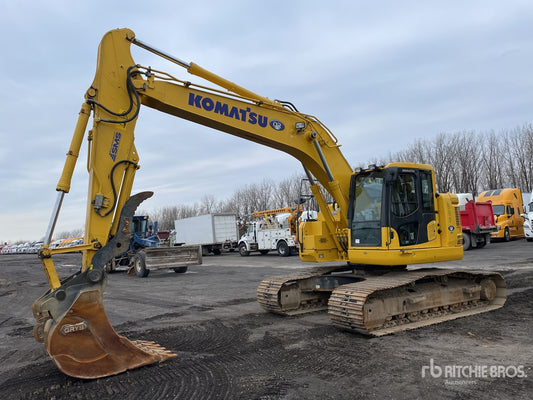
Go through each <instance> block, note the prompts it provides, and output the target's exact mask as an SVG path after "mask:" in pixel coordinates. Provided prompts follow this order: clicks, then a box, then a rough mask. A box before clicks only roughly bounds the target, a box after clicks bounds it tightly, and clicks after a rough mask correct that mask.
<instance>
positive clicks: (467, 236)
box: [457, 193, 496, 250]
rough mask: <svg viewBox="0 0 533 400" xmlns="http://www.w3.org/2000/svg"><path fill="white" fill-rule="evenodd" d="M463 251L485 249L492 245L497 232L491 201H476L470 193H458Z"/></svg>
mask: <svg viewBox="0 0 533 400" xmlns="http://www.w3.org/2000/svg"><path fill="white" fill-rule="evenodd" d="M457 197H458V199H459V212H460V214H461V227H462V230H463V249H464V250H470V249H471V248H475V247H479V248H481V247H484V246H485V245H487V244H489V243H490V238H491V235H492V232H494V231H496V224H495V223H494V214H493V211H492V203H491V201H478V202H476V201H474V198H473V196H472V195H471V194H470V193H458V194H457Z"/></svg>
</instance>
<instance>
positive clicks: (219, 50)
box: [0, 0, 533, 242]
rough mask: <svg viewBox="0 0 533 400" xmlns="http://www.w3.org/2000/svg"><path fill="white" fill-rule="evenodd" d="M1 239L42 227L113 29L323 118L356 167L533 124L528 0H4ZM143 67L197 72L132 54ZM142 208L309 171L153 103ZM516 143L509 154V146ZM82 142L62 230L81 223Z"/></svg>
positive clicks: (141, 141)
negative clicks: (452, 136) (460, 136)
mask: <svg viewBox="0 0 533 400" xmlns="http://www.w3.org/2000/svg"><path fill="white" fill-rule="evenodd" d="M1 4H2V12H1V13H0V40H1V50H0V51H1V54H2V58H1V60H2V62H1V63H0V72H1V73H0V84H1V87H2V89H3V96H2V98H1V100H0V101H1V105H2V106H1V108H0V116H1V123H0V140H1V142H0V143H1V144H0V171H1V174H0V194H1V195H0V241H2V242H4V241H8V242H9V241H16V240H21V239H24V240H37V239H40V238H42V237H43V235H44V233H45V231H46V227H47V226H48V221H49V218H50V215H51V211H52V207H53V204H54V201H55V199H56V192H55V187H56V184H57V181H58V178H59V175H60V173H61V169H62V166H63V163H64V160H65V153H66V151H67V149H68V147H69V144H70V140H71V136H72V132H73V129H74V125H75V123H76V119H77V114H78V111H79V109H80V106H81V104H82V101H83V95H84V93H85V91H86V90H87V88H88V87H89V85H90V83H91V82H92V79H93V76H94V71H95V63H96V51H97V47H98V43H99V42H100V39H101V38H102V36H103V35H104V33H105V32H107V31H108V30H111V29H114V28H122V27H127V28H130V29H132V30H133V31H134V32H135V33H136V36H137V38H138V39H140V40H143V41H145V42H147V43H150V44H151V45H153V46H154V47H157V48H159V49H161V50H164V51H166V52H167V53H169V54H172V55H174V56H176V57H178V58H180V59H183V60H185V61H193V62H195V63H197V64H199V65H201V66H203V67H204V68H207V69H209V70H211V71H213V72H215V73H217V74H218V75H221V76H223V77H225V78H227V79H229V80H231V81H234V82H236V83H237V84H239V85H241V86H244V87H245V88H247V89H250V90H252V91H254V92H255V93H258V94H260V95H262V96H265V97H269V98H271V99H282V100H287V101H291V102H292V103H294V104H295V105H296V106H297V107H298V109H299V110H300V111H302V112H305V113H307V114H312V115H315V116H316V117H318V118H319V119H320V120H321V121H322V122H323V123H325V124H326V125H327V126H328V127H329V128H330V129H331V131H332V132H333V133H334V134H335V136H336V137H337V138H338V140H339V143H340V144H342V151H343V153H344V155H345V157H346V159H347V160H348V161H349V162H350V164H352V165H359V164H361V163H363V164H366V163H367V162H368V161H370V160H373V159H376V158H385V157H387V156H388V155H389V154H390V153H393V152H395V151H397V150H402V149H405V148H406V147H407V146H408V145H409V144H411V143H413V141H414V140H416V139H421V138H424V139H431V138H432V137H434V136H435V135H437V134H439V133H441V132H446V133H456V132H459V131H476V132H480V131H489V130H495V131H496V132H499V131H503V130H508V129H513V128H516V127H517V126H522V125H524V124H526V123H531V122H532V117H531V116H532V111H533V23H532V21H533V3H532V2H531V1H512V0H509V1H505V2H504V1H491V0H483V1H450V0H448V1H430V2H428V1H363V0H349V1H334V0H330V1H313V0H304V1H290V0H281V1H276V0H270V1H244V0H243V1H236V0H235V1H232V0H226V1H223V2H222V1H203V0H196V1H181V0H172V1H157V0H152V1H150V2H148V1H142V2H141V1H136V0H129V1H111V0H107V1H100V0H93V1H89V2H81V1H72V0H65V1H53V0H50V1H46V2H40V1H27V0H17V1H11V0H1ZM132 54H133V57H134V59H135V61H136V62H137V63H140V64H143V65H151V66H152V67H154V68H156V69H162V70H164V71H167V72H169V73H171V74H172V75H174V76H177V77H179V78H183V79H187V80H192V81H194V77H192V76H191V75H188V74H187V73H186V71H185V70H183V69H181V68H180V67H178V66H176V65H172V64H170V63H167V62H165V61H163V60H160V59H157V57H155V56H153V55H152V54H150V53H147V52H145V51H143V50H142V49H132ZM136 140H137V141H136V147H137V150H138V151H139V153H140V159H141V169H140V170H139V171H138V173H137V177H136V181H135V185H134V192H137V191H141V190H153V191H155V195H154V197H153V198H151V199H149V200H147V201H146V202H145V203H143V205H142V206H141V207H142V209H144V210H150V209H157V208H160V207H164V206H171V205H177V204H187V203H194V202H199V201H200V200H201V198H202V197H203V196H205V195H214V196H216V197H217V198H218V199H226V198H228V197H230V196H231V194H233V192H234V191H235V190H236V189H238V188H242V187H243V186H244V185H246V184H250V183H255V182H260V181H262V180H263V179H264V178H269V179H272V180H274V181H275V180H279V179H285V178H287V177H290V176H294V175H295V174H299V173H301V165H300V163H299V162H298V161H297V160H295V159H293V158H292V157H291V156H288V155H286V154H284V153H281V152H279V151H275V150H271V149H268V148H266V147H263V146H260V145H258V144H255V143H252V142H247V141H245V140H243V139H239V138H234V137H232V136H230V135H228V134H225V133H220V132H217V131H214V130H211V129H208V128H205V127H202V126H199V125H195V124H192V123H190V122H187V121H183V120H180V119H177V118H175V117H171V116H167V115H164V114H162V113H158V112H156V111H153V110H150V109H147V108H143V109H142V110H141V114H140V117H139V121H138V123H137V129H136ZM502 151H505V149H502ZM85 157H86V145H85V144H84V146H83V148H82V153H81V157H80V160H79V162H78V166H77V168H76V172H75V176H74V178H73V185H72V190H71V192H70V193H69V194H68V195H67V196H66V198H65V202H64V205H63V209H62V212H61V214H60V220H59V223H58V226H57V228H56V232H60V231H64V230H72V229H76V228H82V227H83V225H84V221H85V202H86V191H87V173H86V169H85V163H86V160H85Z"/></svg>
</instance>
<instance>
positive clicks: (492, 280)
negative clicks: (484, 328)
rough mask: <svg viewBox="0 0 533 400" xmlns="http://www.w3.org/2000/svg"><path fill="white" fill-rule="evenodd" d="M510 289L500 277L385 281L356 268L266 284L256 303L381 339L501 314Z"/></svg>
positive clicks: (387, 276)
mask: <svg viewBox="0 0 533 400" xmlns="http://www.w3.org/2000/svg"><path fill="white" fill-rule="evenodd" d="M505 299H506V285H505V281H504V279H503V278H502V276H501V275H500V274H498V273H488V272H471V271H469V272H466V271H460V270H442V269H418V270H411V271H406V270H405V271H392V272H387V273H384V274H381V275H376V274H368V273H361V271H356V270H352V269H351V267H319V268H313V269H308V270H304V271H302V272H299V273H296V274H292V275H286V276H279V277H271V278H268V279H265V280H263V281H262V282H261V284H260V285H259V287H258V289H257V300H258V302H259V303H260V304H261V306H262V307H263V308H264V309H265V310H267V311H270V312H274V313H277V314H282V315H295V314H302V313H307V312H313V311H318V310H325V309H327V310H328V314H329V316H330V318H331V321H332V322H333V324H334V325H335V326H337V327H339V328H341V329H345V330H349V331H353V332H359V333H363V334H366V335H372V336H382V335H387V334H391V333H395V332H399V331H403V330H408V329H414V328H419V327H422V326H427V325H432V324H436V323H440V322H443V321H448V320H451V319H455V318H459V317H464V316H467V315H473V314H479V313H483V312H486V311H491V310H495V309H497V308H500V307H502V306H503V304H504V303H505Z"/></svg>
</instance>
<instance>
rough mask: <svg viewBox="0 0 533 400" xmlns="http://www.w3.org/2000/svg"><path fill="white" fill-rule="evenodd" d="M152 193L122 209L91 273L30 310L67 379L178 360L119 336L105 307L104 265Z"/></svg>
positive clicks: (158, 348)
mask: <svg viewBox="0 0 533 400" xmlns="http://www.w3.org/2000/svg"><path fill="white" fill-rule="evenodd" d="M149 194H150V192H147V193H146V192H143V193H139V194H138V195H135V196H132V197H130V199H129V200H128V201H127V202H126V204H125V206H124V208H123V210H122V213H121V217H120V218H121V221H120V223H119V229H118V231H117V234H116V235H115V236H114V237H113V238H112V239H111V240H110V241H109V242H108V244H107V245H106V246H104V247H103V248H101V249H100V250H98V251H97V252H96V253H95V255H94V257H93V259H92V264H91V266H90V267H89V268H88V269H87V270H85V271H80V272H78V273H76V274H74V275H72V276H70V277H69V278H67V279H65V280H64V281H62V282H61V286H60V287H59V288H57V289H55V290H50V291H48V292H47V293H45V294H44V295H43V296H42V297H41V298H39V299H38V300H37V301H36V302H35V303H34V304H33V306H32V311H33V314H34V317H35V319H36V320H37V325H36V326H35V328H34V336H35V338H36V339H37V341H39V342H42V343H43V344H44V346H45V348H46V350H47V351H48V353H49V354H50V357H51V358H52V360H53V361H54V363H55V364H56V365H57V367H58V368H59V369H60V370H61V371H62V372H64V373H65V374H67V375H70V376H73V377H76V378H85V379H94V378H100V377H104V376H109V375H115V374H118V373H121V372H124V371H126V370H129V369H134V368H138V367H140V366H143V365H147V364H152V363H155V362H161V361H165V360H167V359H169V358H172V357H175V356H176V354H174V353H172V352H170V351H168V350H166V349H165V348H163V347H161V346H159V345H158V344H156V343H154V342H149V341H130V340H128V339H126V338H125V337H123V336H120V335H118V334H117V333H116V332H115V330H114V329H113V327H112V326H111V324H110V322H109V320H108V318H107V315H106V313H105V310H104V305H103V299H102V294H103V291H104V289H105V284H106V280H107V277H106V274H105V269H104V267H105V263H106V262H107V260H109V259H111V257H112V256H113V254H115V253H116V252H118V251H119V250H118V249H119V248H120V247H122V248H124V245H125V244H127V242H126V241H127V240H129V235H130V233H131V232H130V233H128V230H131V224H130V222H131V217H132V216H133V213H134V211H135V209H136V208H137V205H138V204H140V202H141V201H142V200H144V198H146V197H149ZM150 195H151V194H150Z"/></svg>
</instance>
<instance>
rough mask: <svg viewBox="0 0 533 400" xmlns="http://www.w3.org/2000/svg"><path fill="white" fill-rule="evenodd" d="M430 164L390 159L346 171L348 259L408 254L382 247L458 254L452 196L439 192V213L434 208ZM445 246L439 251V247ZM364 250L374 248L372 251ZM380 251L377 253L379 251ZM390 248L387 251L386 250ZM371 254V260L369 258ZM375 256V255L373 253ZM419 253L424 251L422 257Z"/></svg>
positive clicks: (382, 261)
mask: <svg viewBox="0 0 533 400" xmlns="http://www.w3.org/2000/svg"><path fill="white" fill-rule="evenodd" d="M439 196H441V195H439V194H436V191H435V183H434V172H433V168H432V167H431V166H429V165H423V164H418V165H414V164H408V163H391V164H388V165H387V166H385V167H376V166H372V167H370V168H368V169H365V170H359V171H356V173H354V174H353V175H352V177H351V185H350V200H349V203H348V217H347V218H348V226H349V235H350V249H349V254H350V262H352V263H361V262H360V261H361V260H360V258H361V255H362V254H364V257H365V262H364V264H371V265H376V264H377V265H405V264H411V263H413V260H411V261H410V262H407V259H408V258H410V257H409V256H407V255H406V256H404V257H396V258H392V257H383V256H384V254H383V250H388V251H393V252H394V251H395V250H396V251H397V252H398V253H404V254H405V253H407V251H406V250H411V251H413V252H414V251H416V252H417V253H418V256H417V259H418V260H419V261H418V263H423V262H429V259H428V260H427V261H426V260H425V259H424V260H423V261H422V260H421V258H420V256H422V255H424V254H426V255H427V257H429V258H431V259H435V252H438V255H437V256H438V257H439V261H443V260H450V259H459V258H461V257H462V251H461V248H460V246H458V245H457V241H458V237H459V236H460V235H461V228H460V221H459V220H458V219H457V218H456V214H457V212H458V211H457V210H458V209H457V200H456V199H455V202H454V198H453V197H451V196H449V194H446V195H443V196H444V197H446V200H447V201H444V200H445V199H444V198H442V200H443V201H442V202H441V203H442V207H441V208H439V210H441V212H440V215H439V214H438V213H437V208H436V207H437V206H436V201H435V199H438V198H439ZM443 245H444V246H446V247H448V252H446V253H445V252H441V251H440V249H442V247H443ZM369 254H374V255H375V257H372V256H371V255H370V256H369ZM380 254H381V255H380ZM388 254H390V253H388ZM370 258H372V260H370ZM378 258H379V259H378ZM424 258H425V257H424Z"/></svg>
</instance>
